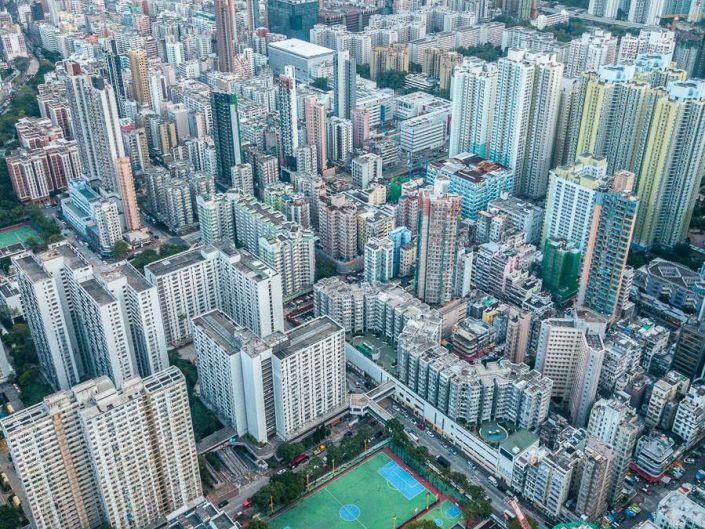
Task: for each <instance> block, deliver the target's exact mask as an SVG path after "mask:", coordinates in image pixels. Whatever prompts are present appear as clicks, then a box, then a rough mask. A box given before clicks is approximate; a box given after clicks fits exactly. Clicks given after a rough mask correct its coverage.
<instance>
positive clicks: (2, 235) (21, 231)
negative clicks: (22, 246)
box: [0, 224, 39, 249]
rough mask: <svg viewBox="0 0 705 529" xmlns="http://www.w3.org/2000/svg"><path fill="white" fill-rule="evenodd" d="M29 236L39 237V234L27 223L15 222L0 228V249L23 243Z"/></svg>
mask: <svg viewBox="0 0 705 529" xmlns="http://www.w3.org/2000/svg"><path fill="white" fill-rule="evenodd" d="M30 237H35V238H36V239H39V234H38V233H37V232H36V231H34V229H33V228H32V227H31V226H30V225H29V224H16V225H15V226H10V227H8V228H4V229H2V230H0V249H2V248H7V247H8V246H11V245H13V244H17V243H24V242H25V241H26V240H27V239H29V238H30Z"/></svg>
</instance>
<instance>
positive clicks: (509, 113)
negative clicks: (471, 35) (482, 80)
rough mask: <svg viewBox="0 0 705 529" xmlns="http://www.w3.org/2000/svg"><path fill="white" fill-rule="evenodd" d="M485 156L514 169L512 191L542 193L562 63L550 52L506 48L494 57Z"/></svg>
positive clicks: (556, 112) (546, 184)
mask: <svg viewBox="0 0 705 529" xmlns="http://www.w3.org/2000/svg"><path fill="white" fill-rule="evenodd" d="M497 64H498V77H497V101H496V104H495V111H494V117H493V122H492V132H491V140H490V148H489V159H490V160H492V161H495V162H499V163H501V164H502V165H505V166H507V167H509V168H511V169H513V170H514V191H515V193H516V194H519V195H521V196H526V197H528V198H540V197H543V196H544V195H545V194H546V188H547V186H548V172H549V169H550V168H551V157H552V153H553V148H554V145H553V143H554V139H555V134H556V125H557V122H558V111H559V103H560V88H561V79H562V75H563V64H562V63H559V62H557V61H556V56H555V54H550V53H543V52H530V51H527V50H519V49H514V48H512V49H510V50H509V51H508V53H507V57H504V58H502V59H500V60H499V61H498V63H497Z"/></svg>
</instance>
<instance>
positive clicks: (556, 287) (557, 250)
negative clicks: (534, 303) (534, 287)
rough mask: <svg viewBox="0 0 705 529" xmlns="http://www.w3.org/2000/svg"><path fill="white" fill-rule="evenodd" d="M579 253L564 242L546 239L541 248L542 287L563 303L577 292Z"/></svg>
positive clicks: (572, 245)
mask: <svg viewBox="0 0 705 529" xmlns="http://www.w3.org/2000/svg"><path fill="white" fill-rule="evenodd" d="M580 258H581V255H580V251H579V250H578V248H577V247H576V245H575V244H573V243H572V242H569V241H566V240H562V239H561V240H558V239H546V242H545V244H544V246H543V262H542V275H543V286H544V288H545V289H546V290H548V291H549V292H550V293H551V294H553V296H554V297H555V298H556V301H558V302H559V303H563V302H564V301H566V300H568V299H570V298H572V297H573V296H575V294H577V292H578V282H579V278H580Z"/></svg>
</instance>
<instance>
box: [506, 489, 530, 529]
mask: <svg viewBox="0 0 705 529" xmlns="http://www.w3.org/2000/svg"><path fill="white" fill-rule="evenodd" d="M508 501H509V505H511V506H512V509H513V510H514V514H516V515H517V520H519V525H521V529H534V528H533V527H532V526H531V522H529V519H528V518H527V517H526V516H524V512H523V511H522V510H521V505H519V500H517V498H516V496H512V497H511V498H509V500H508Z"/></svg>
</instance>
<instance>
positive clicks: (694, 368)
mask: <svg viewBox="0 0 705 529" xmlns="http://www.w3.org/2000/svg"><path fill="white" fill-rule="evenodd" d="M671 369H673V370H675V371H678V372H679V373H681V374H683V375H685V376H686V377H688V378H690V379H692V380H695V379H697V378H701V377H702V376H703V373H704V371H705V323H702V322H692V321H691V322H688V323H687V324H686V325H683V327H681V329H680V333H679V334H678V341H677V342H676V349H675V352H674V353H673V363H672V364H671Z"/></svg>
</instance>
